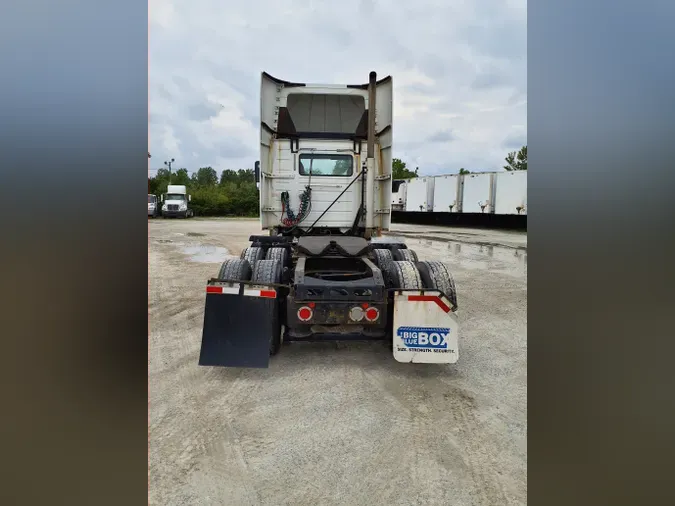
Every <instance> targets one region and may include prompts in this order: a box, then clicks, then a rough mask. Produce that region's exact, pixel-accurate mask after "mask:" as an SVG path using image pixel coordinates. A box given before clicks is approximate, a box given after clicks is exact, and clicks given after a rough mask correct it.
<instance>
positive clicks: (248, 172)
mask: <svg viewBox="0 0 675 506" xmlns="http://www.w3.org/2000/svg"><path fill="white" fill-rule="evenodd" d="M237 180H238V181H239V182H240V183H253V185H254V186H255V171H254V170H253V169H239V170H238V171H237Z"/></svg>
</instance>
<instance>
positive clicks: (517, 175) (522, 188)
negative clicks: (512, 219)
mask: <svg viewBox="0 0 675 506" xmlns="http://www.w3.org/2000/svg"><path fill="white" fill-rule="evenodd" d="M495 188H496V191H495V214H527V171H526V170H516V171H512V172H498V173H497V174H495Z"/></svg>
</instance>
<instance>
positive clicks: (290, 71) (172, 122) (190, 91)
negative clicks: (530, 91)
mask: <svg viewBox="0 0 675 506" xmlns="http://www.w3.org/2000/svg"><path fill="white" fill-rule="evenodd" d="M394 5H396V7H394ZM526 13H527V9H526V0H416V2H407V1H406V2H404V1H402V0H401V1H397V2H394V1H393V0H386V1H385V0H341V1H340V2H337V1H331V0H283V1H272V0H247V1H245V2H235V1H234V0H230V1H227V0H150V3H149V19H150V28H149V37H150V40H149V47H150V55H149V66H150V68H149V76H150V90H149V102H150V117H149V135H150V153H151V154H152V159H150V160H149V168H150V169H157V168H158V167H161V166H162V164H163V161H164V160H165V159H167V158H175V159H176V163H175V165H174V166H175V167H176V168H178V167H186V168H187V169H188V170H189V171H190V172H192V171H194V170H197V169H198V168H199V167H203V166H212V167H214V168H215V169H216V170H217V171H218V172H220V171H221V170H223V169H226V168H229V169H238V168H247V167H252V165H253V162H254V161H255V160H257V159H258V154H257V149H258V146H259V133H258V125H259V102H258V100H259V97H258V94H259V89H260V72H261V71H263V70H264V71H267V72H268V73H270V74H272V75H273V76H275V77H279V78H281V79H286V80H289V81H300V82H309V83H350V84H351V83H365V82H367V80H368V73H369V72H370V71H371V70H375V71H376V72H377V73H378V78H382V77H384V76H386V75H391V76H392V77H393V79H394V156H395V157H398V158H401V159H402V160H403V161H405V162H406V163H407V164H408V167H412V168H414V167H419V168H420V173H421V174H437V173H453V172H457V171H458V170H459V168H460V167H465V168H467V169H470V170H500V169H501V167H502V165H503V159H504V156H505V155H506V153H507V152H508V151H512V150H515V149H518V148H520V146H522V145H523V144H526V143H527V29H526V27H527V14H526ZM152 173H153V172H151V174H152Z"/></svg>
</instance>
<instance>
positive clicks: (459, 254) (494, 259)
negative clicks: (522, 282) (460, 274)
mask: <svg viewBox="0 0 675 506" xmlns="http://www.w3.org/2000/svg"><path fill="white" fill-rule="evenodd" d="M406 244H407V245H408V248H410V249H413V250H415V251H416V252H417V254H418V256H419V257H420V260H422V259H424V260H431V259H433V260H440V261H441V262H445V263H447V264H449V265H450V266H451V265H452V264H455V265H457V266H459V267H461V268H464V269H475V270H487V271H492V272H500V273H503V274H507V275H511V276H516V277H523V276H527V250H526V249H515V248H505V247H500V246H492V245H481V244H468V243H460V242H454V241H447V242H446V241H433V240H429V239H413V238H408V239H407V240H406Z"/></svg>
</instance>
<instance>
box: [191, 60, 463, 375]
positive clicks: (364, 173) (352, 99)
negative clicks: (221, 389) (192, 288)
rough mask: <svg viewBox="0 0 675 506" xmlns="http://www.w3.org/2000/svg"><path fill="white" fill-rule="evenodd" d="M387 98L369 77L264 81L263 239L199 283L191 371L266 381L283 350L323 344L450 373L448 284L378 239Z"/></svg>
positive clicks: (387, 168) (387, 209) (385, 191)
mask: <svg viewBox="0 0 675 506" xmlns="http://www.w3.org/2000/svg"><path fill="white" fill-rule="evenodd" d="M392 91H393V83H392V79H391V77H386V78H384V79H382V80H380V81H377V80H376V75H375V72H371V73H370V76H369V81H368V83H367V84H357V85H341V86H338V85H311V84H306V83H294V82H289V81H283V80H281V79H277V78H274V77H272V76H270V75H269V74H267V73H264V72H263V73H262V78H261V129H260V161H259V163H256V165H255V172H256V181H258V182H259V183H260V214H261V218H260V220H261V225H262V228H263V229H264V230H267V231H268V232H269V234H270V235H268V236H251V237H250V241H251V245H250V246H249V247H248V248H246V249H244V251H242V253H241V255H240V258H230V259H227V260H225V261H224V262H223V264H222V266H221V268H220V271H219V272H218V274H217V277H215V278H212V279H210V280H209V281H208V282H207V285H206V302H205V312H204V325H203V331H202V345H201V351H200V357H199V364H200V365H205V366H226V367H267V366H268V364H269V357H270V355H274V354H276V353H278V352H279V349H280V347H281V344H282V342H283V341H315V340H319V341H323V340H329V339H340V340H342V339H380V340H385V341H386V342H388V343H389V345H390V346H391V349H392V351H393V355H394V358H395V359H396V360H397V361H399V362H421V363H454V362H456V361H457V359H458V357H459V354H458V349H457V338H458V332H459V329H458V321H457V313H456V311H457V295H456V292H455V285H454V281H453V278H452V275H451V274H450V272H449V271H448V269H447V267H446V266H445V265H444V264H442V263H440V262H432V261H423V262H420V261H419V260H418V257H417V254H416V253H415V251H413V250H410V249H408V248H406V245H405V244H403V243H399V242H395V241H387V240H384V239H382V237H380V234H381V232H382V231H386V230H388V229H389V225H390V220H391V194H392V191H391V190H392V180H391V167H392V164H391V162H392V151H391V148H392V119H393V118H392ZM376 117H377V124H376V122H375V118H376ZM432 197H433V195H432ZM371 238H373V239H374V240H371Z"/></svg>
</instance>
